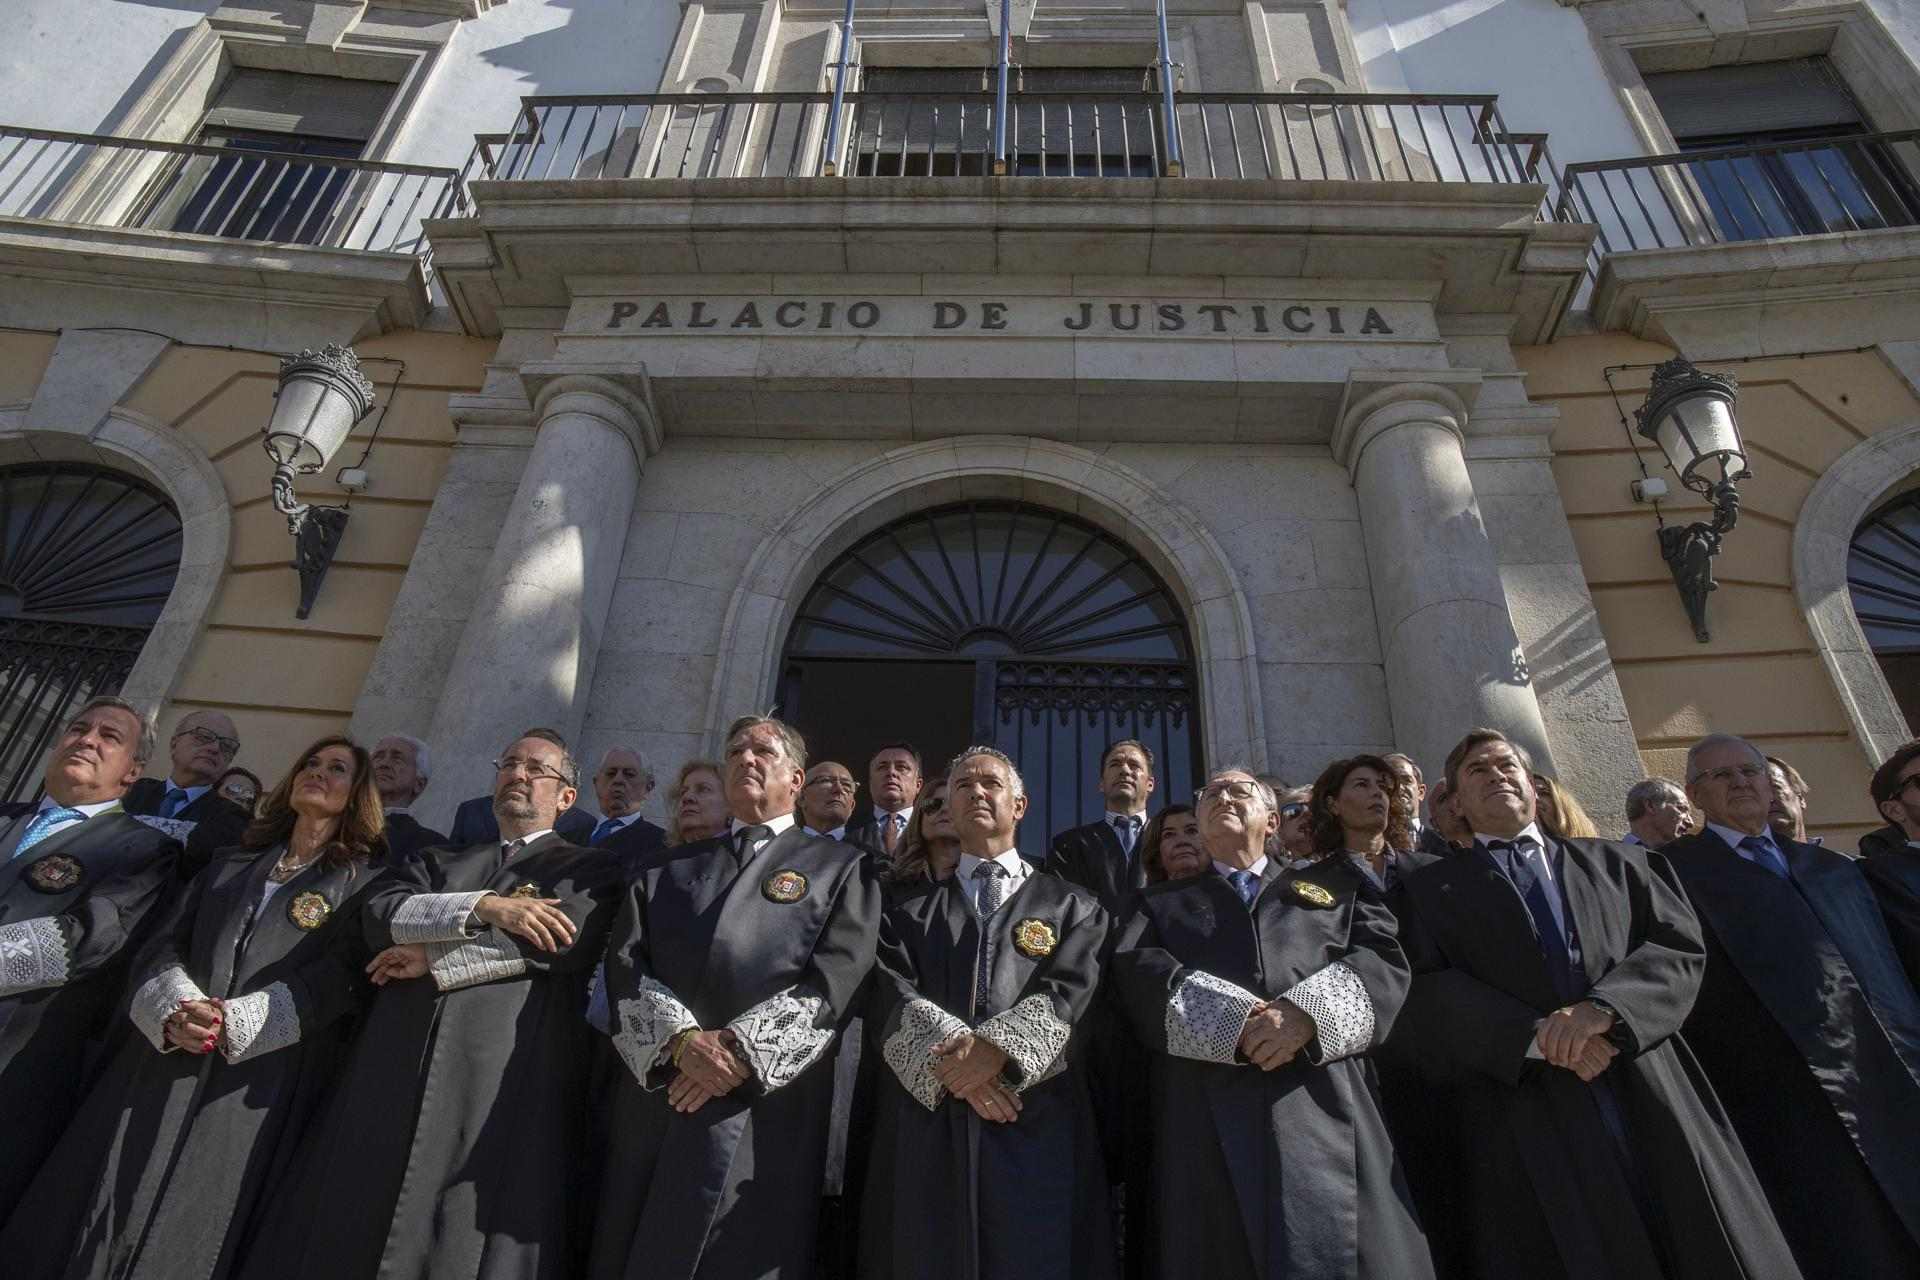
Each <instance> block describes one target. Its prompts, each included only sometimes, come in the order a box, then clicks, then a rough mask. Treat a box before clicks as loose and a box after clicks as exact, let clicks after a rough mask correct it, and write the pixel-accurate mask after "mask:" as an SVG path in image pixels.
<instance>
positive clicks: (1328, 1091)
mask: <svg viewBox="0 0 1920 1280" xmlns="http://www.w3.org/2000/svg"><path fill="white" fill-rule="evenodd" d="M1194 805H1195V811H1196V813H1197V815H1198V817H1199V820H1200V834H1201V840H1202V842H1203V843H1204V844H1205V846H1206V852H1207V855H1208V857H1209V858H1210V859H1211V862H1212V866H1211V870H1209V871H1207V872H1203V873H1202V874H1200V875H1197V876H1190V877H1188V878H1186V879H1183V880H1168V881H1163V882H1161V883H1159V884H1154V885H1149V886H1148V887H1147V888H1146V889H1145V890H1144V891H1143V892H1141V893H1140V894H1138V895H1136V896H1135V897H1134V899H1133V906H1132V908H1131V912H1130V915H1129V916H1128V919H1127V920H1126V922H1125V923H1124V924H1123V925H1122V926H1121V929H1120V936H1119V940H1118V942H1117V944H1116V947H1115V951H1114V958H1113V961H1112V975H1113V977H1112V980H1113V983H1114V986H1115V988H1116V990H1117V991H1118V993H1119V996H1120V999H1121V1002H1122V1004H1123V1005H1124V1006H1125V1008H1126V1011H1127V1014H1128V1016H1129V1019H1130V1021H1131V1023H1132V1025H1133V1029H1134V1032H1135V1034H1136V1035H1138V1036H1139V1037H1140V1039H1141V1041H1142V1042H1143V1043H1145V1044H1146V1045H1147V1047H1148V1048H1149V1050H1151V1051H1152V1052H1153V1053H1155V1054H1157V1055H1159V1060H1158V1062H1157V1064H1156V1066H1157V1068H1158V1069H1157V1070H1156V1071H1155V1072H1154V1089H1155V1094H1154V1103H1155V1105H1154V1118H1153V1124H1154V1132H1155V1139H1156V1141H1155V1149H1154V1152H1153V1156H1152V1164H1151V1167H1152V1169H1153V1171H1154V1174H1155V1176H1156V1178H1157V1181H1158V1196H1157V1198H1158V1200H1159V1203H1160V1205H1161V1206H1162V1218H1163V1223H1162V1227H1161V1230H1160V1231H1159V1232H1158V1244H1159V1248H1158V1253H1157V1256H1156V1257H1155V1258H1154V1259H1153V1260H1152V1262H1151V1263H1150V1264H1149V1267H1150V1269H1149V1274H1151V1275H1153V1276H1155V1277H1157V1278H1158V1280H1216V1278H1218V1280H1283V1278H1286V1277H1296V1276H1313V1277H1324V1278H1327V1280H1333V1278H1340V1280H1429V1278H1430V1277H1431V1276H1432V1275H1433V1267H1432V1263H1431V1261H1430V1260H1429V1258H1428V1256H1427V1248H1426V1241H1425V1239H1424V1238H1423V1237H1422V1234H1421V1230H1420V1224H1419V1223H1418V1221H1416V1219H1415V1216H1414V1213H1413V1210H1412V1208H1411V1199H1410V1197H1409V1194H1408V1190H1407V1185H1406V1180H1405V1179H1404V1177H1402V1175H1401V1172H1400V1167H1399V1161H1398V1159H1397V1157H1396V1156H1395V1154H1394V1149H1393V1144H1392V1140H1391V1138H1390V1137H1389V1136H1388V1133H1387V1128H1386V1124H1385V1122H1384V1121H1383V1120H1382V1118H1381V1115H1380V1105H1379V1100H1378V1099H1379V1095H1378V1091H1377V1088H1376V1085H1375V1081H1374V1073H1373V1068H1372V1065H1371V1064H1370V1063H1369V1062H1368V1060H1367V1058H1366V1056H1365V1055H1367V1054H1368V1053H1369V1052H1371V1051H1372V1050H1373V1049H1374V1048H1375V1047H1376V1046H1377V1045H1378V1044H1379V1043H1380V1041H1381V1040H1382V1039H1384V1038H1385V1036H1386V1034H1387V1031H1388V1028H1390V1027H1391V1026H1392V1025H1393V1020H1394V1016H1395V1014H1396V1013H1397V1012H1398V1010H1399V1007H1400V1002H1401V999H1402V998H1403V997H1404V996H1405V994H1406V987H1407V977H1408V975H1407V963H1406V960H1405V958H1404V957H1403V956H1402V955H1401V952H1400V945H1399V943H1398V942H1397V941H1396V940H1395V937H1394V934H1395V927H1394V920H1393V914H1392V913H1391V912H1390V911H1388V910H1387V908H1386V906H1385V904H1384V903H1383V902H1382V901H1381V899H1380V897H1379V895H1378V894H1376V893H1374V892H1373V890H1372V889H1371V888H1370V887H1369V886H1368V885H1367V883H1366V881H1365V880H1364V878H1363V877H1362V876H1361V874H1360V872H1359V871H1358V870H1356V869H1355V868H1354V866H1353V864H1352V863H1351V862H1350V861H1349V860H1348V859H1345V858H1339V859H1330V860H1328V861H1326V862H1323V863H1320V864H1318V865H1316V866H1314V867H1312V868H1310V869H1308V870H1306V871H1288V870H1286V869H1284V868H1282V867H1281V866H1280V865H1279V864H1278V862H1277V861H1276V860H1275V859H1274V858H1273V857H1271V856H1270V855H1269V854H1268V853H1267V852H1266V841H1267V837H1268V836H1269V835H1270V834H1271V833H1272V832H1273V831H1274V830H1275V828H1276V827H1277V825H1278V823H1279V815H1278V814H1277V813H1276V812H1275V810H1276V809H1277V808H1278V805H1277V802H1276V801H1275V798H1274V794H1273V791H1272V789H1271V788H1270V787H1268V786H1267V785H1266V784H1265V783H1264V782H1261V781H1260V780H1259V779H1257V778H1255V777H1254V776H1253V775H1252V774H1250V773H1248V772H1246V771H1245V770H1242V769H1237V768H1228V769H1222V770H1217V771H1215V772H1214V773H1213V775H1212V776H1211V777H1209V778H1208V779H1207V785H1206V786H1204V787H1202V788H1201V790H1200V793H1199V795H1198V796H1197V797H1196V798H1195V801H1194Z"/></svg>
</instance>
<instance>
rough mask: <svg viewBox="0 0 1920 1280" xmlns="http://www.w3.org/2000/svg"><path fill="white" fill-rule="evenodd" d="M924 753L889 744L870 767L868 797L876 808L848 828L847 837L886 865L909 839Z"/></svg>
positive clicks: (877, 754) (876, 754) (874, 756)
mask: <svg viewBox="0 0 1920 1280" xmlns="http://www.w3.org/2000/svg"><path fill="white" fill-rule="evenodd" d="M920 783H921V771H920V753H919V752H918V751H916V750H915V749H914V748H913V747H912V745H910V744H909V743H905V742H889V743H888V744H887V745H886V746H884V747H882V748H880V749H879V750H878V751H876V752H874V753H873V759H872V760H870V761H869V762H868V763H867V793H868V794H869V795H870V796H872V797H873V808H872V809H871V810H869V811H868V812H867V813H865V814H863V815H862V816H861V817H860V818H858V819H857V820H855V821H853V822H849V823H848V824H847V833H846V835H845V836H844V837H843V838H844V839H845V840H846V842H847V843H848V844H850V845H854V846H855V847H857V848H861V849H865V850H866V851H867V852H868V853H870V854H872V855H873V856H874V857H875V858H877V859H879V860H880V861H881V862H882V863H890V862H892V861H893V857H894V855H895V854H897V853H898V852H899V851H900V845H901V844H902V843H903V842H904V841H905V840H906V838H907V824H908V823H910V822H911V821H913V805H914V802H915V801H916V800H918V799H919V798H920Z"/></svg>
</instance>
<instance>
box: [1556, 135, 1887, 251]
mask: <svg viewBox="0 0 1920 1280" xmlns="http://www.w3.org/2000/svg"><path fill="white" fill-rule="evenodd" d="M1917 161H1920V130H1917V129H1907V130H1902V131H1900V132H1896V133H1862V134H1853V135H1845V136H1838V137H1825V138H1808V139H1802V140H1800V141H1795V142H1771V143H1764V144H1756V145H1752V146H1741V147H1714V148H1711V149H1704V150H1698V151H1682V152H1675V153H1672V154H1668V155H1658V156H1635V157H1631V158H1628V159H1624V160H1601V161H1590V162H1586V163H1582V164H1571V165H1568V166H1567V168H1566V172H1565V174H1564V185H1563V186H1562V187H1561V190H1560V197H1559V199H1558V201H1557V202H1556V204H1555V208H1554V216H1555V218H1556V219H1557V220H1558V221H1562V222H1590V223H1593V224H1595V225H1596V226H1597V227H1598V228H1599V235H1598V236H1597V237H1596V239H1595V240H1594V246H1593V252H1592V254H1591V256H1590V258H1589V262H1588V266H1589V270H1590V272H1597V271H1598V270H1599V266H1600V261H1601V259H1602V258H1604V257H1605V256H1606V255H1608V254H1612V253H1623V252H1627V251H1629V250H1634V249H1658V248H1681V247H1685V246H1688V245H1710V244H1729V243H1735V242H1739V241H1743V240H1767V239H1773V238H1776V237H1782V236H1808V235H1823V234H1827V233H1830V232H1844V231H1866V230H1872V229H1876V228H1881V227H1903V226H1914V225H1920V187H1917V186H1916V184H1915V180H1914V175H1915V174H1916V173H1920V167H1917V166H1916V162H1917Z"/></svg>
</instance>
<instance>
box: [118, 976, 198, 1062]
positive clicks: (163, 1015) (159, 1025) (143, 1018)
mask: <svg viewBox="0 0 1920 1280" xmlns="http://www.w3.org/2000/svg"><path fill="white" fill-rule="evenodd" d="M206 998H207V993H206V992H204V991H202V990H201V989H200V988H199V986H198V985H196V984H195V983H194V980H193V979H192V978H189V977H188V976H187V971H186V970H185V969H182V968H181V967H180V966H179V965H177V964H174V965H168V966H167V967H166V968H164V969H162V970H161V971H160V972H159V973H156V974H154V975H153V977H151V978H149V979H147V981H146V983H145V984H144V985H142V986H141V988H140V989H139V990H138V991H136V992H134V993H133V1005H132V1007H131V1008H130V1009H128V1010H127V1016H128V1017H129V1018H132V1019H133V1025H134V1026H136V1027H138V1028H140V1034H141V1035H143V1036H145V1037H146V1038H147V1040H148V1042H149V1043H151V1044H152V1045H153V1047H154V1048H156V1049H158V1050H159V1051H160V1052H162V1053H172V1052H174V1049H175V1046H174V1045H172V1044H169V1043H168V1042H167V1031H166V1022H167V1018H168V1017H169V1016H171V1015H172V1013H173V1011H174V1010H175V1009H178V1008H179V1007H180V1004H181V1002H182V1001H185V1000H205V999H206Z"/></svg>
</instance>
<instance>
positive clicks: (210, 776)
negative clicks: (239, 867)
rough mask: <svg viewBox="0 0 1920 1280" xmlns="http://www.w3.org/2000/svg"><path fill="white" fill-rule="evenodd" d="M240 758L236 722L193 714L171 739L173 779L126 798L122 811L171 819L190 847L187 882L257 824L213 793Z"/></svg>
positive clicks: (149, 781) (145, 781)
mask: <svg viewBox="0 0 1920 1280" xmlns="http://www.w3.org/2000/svg"><path fill="white" fill-rule="evenodd" d="M239 754H240V733H239V730H237V729H235V728H234V727H233V721H232V720H231V719H229V718H228V717H227V716H225V715H224V714H222V713H221V712H218V711H194V712H191V713H189V714H187V715H184V716H181V717H180V723H179V724H177V725H175V726H174V729H173V736H172V737H171V738H169V739H168V740H167V756H168V773H167V776H166V777H165V778H142V779H140V780H139V781H138V782H136V783H134V784H133V785H132V786H131V787H128V788H127V793H126V795H125V796H124V797H122V798H121V801H120V807H121V808H123V809H125V810H126V811H127V812H128V813H131V814H136V815H141V816H145V817H153V818H163V819H165V820H166V821H167V823H168V824H169V825H168V826H167V828H166V829H167V831H168V832H169V834H172V835H173V836H175V837H176V838H177V839H179V840H180V841H181V842H182V843H184V844H185V845H186V852H185V854H184V855H183V856H182V857H181V859H180V862H179V869H180V874H181V876H182V878H191V877H192V876H193V875H194V874H196V873H197V872H198V871H199V870H200V868H202V867H204V866H206V865H207V861H208V859H209V858H210V857H211V856H212V855H213V853H214V851H215V850H218V849H227V848H231V847H232V846H234V845H237V844H239V843H240V837H241V835H242V834H244V833H245V831H246V829H247V823H248V822H249V821H251V818H250V815H249V814H248V813H247V811H246V810H245V809H242V808H241V807H240V806H239V805H237V804H235V803H234V802H233V801H231V800H229V799H227V798H226V797H225V796H222V795H221V794H220V793H219V792H217V791H215V790H214V788H213V784H214V783H215V782H217V781H219V779H220V775H221V774H223V773H225V772H226V771H227V766H229V765H231V764H232V763H233V759H234V757H235V756H237V755H239ZM175 824H177V825H175Z"/></svg>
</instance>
